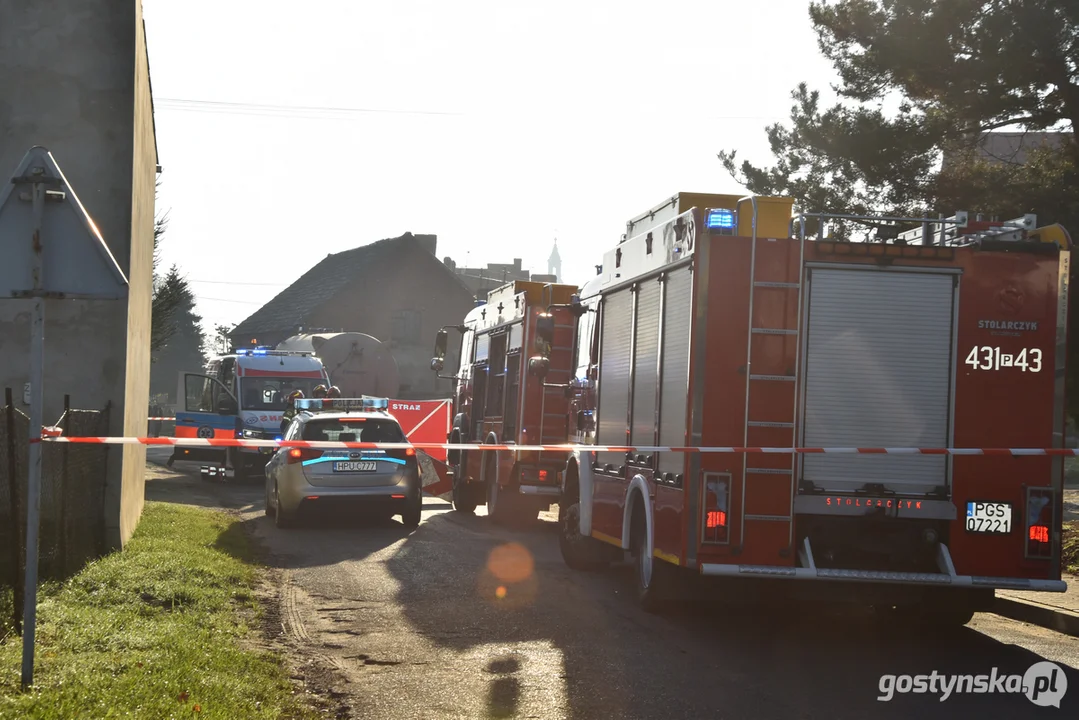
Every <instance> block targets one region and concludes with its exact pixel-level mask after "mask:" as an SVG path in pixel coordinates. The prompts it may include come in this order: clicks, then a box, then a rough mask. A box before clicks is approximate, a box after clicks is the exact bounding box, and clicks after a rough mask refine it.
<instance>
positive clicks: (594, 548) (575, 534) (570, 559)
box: [558, 501, 606, 570]
mask: <svg viewBox="0 0 1079 720" xmlns="http://www.w3.org/2000/svg"><path fill="white" fill-rule="evenodd" d="M558 527H559V533H558V549H559V550H561V551H562V560H563V561H564V562H565V563H566V565H567V566H568V567H570V568H573V569H574V570H596V569H598V568H601V567H603V565H605V564H606V563H604V561H603V558H602V556H601V555H600V552H599V551H600V550H602V548H600V547H599V546H598V545H599V543H597V542H596V541H595V540H593V539H592V538H590V537H588V536H586V535H582V534H581V504H580V502H577V501H575V502H574V503H573V504H572V505H570V506H569V507H563V505H562V504H559V506H558Z"/></svg>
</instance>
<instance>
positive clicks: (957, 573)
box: [451, 193, 1071, 623]
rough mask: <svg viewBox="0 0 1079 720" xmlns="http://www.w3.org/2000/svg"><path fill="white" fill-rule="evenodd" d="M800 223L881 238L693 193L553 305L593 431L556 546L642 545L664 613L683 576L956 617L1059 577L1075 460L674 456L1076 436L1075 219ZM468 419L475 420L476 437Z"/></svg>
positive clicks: (582, 443)
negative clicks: (839, 234) (570, 330)
mask: <svg viewBox="0 0 1079 720" xmlns="http://www.w3.org/2000/svg"><path fill="white" fill-rule="evenodd" d="M810 220H811V221H818V222H819V221H823V222H824V223H827V222H829V220H831V221H833V222H834V221H837V220H838V221H842V222H848V223H849V222H850V221H851V220H859V221H860V222H862V223H864V224H866V225H870V226H875V227H877V228H878V229H879V232H880V236H881V237H880V238H879V239H878V240H877V241H874V242H838V241H834V240H829V239H817V240H813V239H808V238H807V237H806V234H805V232H804V227H805V225H804V222H805V218H804V217H801V216H795V215H794V214H793V201H792V200H789V199H785V198H766V197H749V198H740V197H738V196H727V195H696V194H687V193H682V194H679V195H676V196H674V197H672V198H671V199H670V200H668V201H667V202H665V203H662V204H660V205H658V206H656V207H654V208H652V209H650V210H649V211H648V212H646V213H644V214H642V215H641V216H639V217H637V218H634V219H633V220H631V221H630V222H629V224H628V231H627V233H626V235H625V236H624V238H623V241H622V242H621V243H619V244H618V245H617V246H616V247H615V248H613V249H611V250H610V251H609V252H607V253H606V255H605V256H604V262H603V266H602V270H601V274H600V275H599V276H598V277H597V278H595V279H594V280H593V281H592V282H591V283H590V284H589V285H588V286H586V287H585V288H584V290H583V291H582V293H581V297H580V304H579V306H577V310H576V311H575V312H567V313H566V314H565V315H564V317H565V319H564V320H563V321H562V323H563V324H565V325H568V324H570V323H571V320H570V318H571V317H578V316H579V317H580V321H579V322H578V323H577V329H578V339H577V342H576V345H575V351H574V352H573V353H572V354H571V355H572V357H573V360H571V361H570V362H572V364H573V365H574V366H576V368H577V369H576V372H575V373H574V377H571V378H568V379H563V378H564V376H560V377H559V378H558V379H557V380H548V384H550V383H554V382H566V386H567V391H568V392H571V393H573V395H574V398H573V400H572V401H571V402H572V407H571V408H567V409H568V410H570V412H569V413H568V416H567V417H568V427H567V428H566V431H567V436H568V437H569V438H570V439H571V440H573V441H576V442H577V443H579V445H578V446H577V448H576V449H575V450H574V451H573V452H572V455H571V457H570V459H569V462H568V463H565V462H563V464H562V466H561V467H560V468H559V467H557V466H555V465H553V464H552V465H550V466H547V467H549V472H551V473H554V472H557V471H558V470H561V471H562V472H563V477H562V480H561V487H562V494H561V497H560V498H558V501H559V506H560V523H561V540H560V544H561V548H562V553H563V557H564V558H565V560H566V562H567V564H569V565H570V566H572V567H575V568H582V569H583V568H590V567H595V566H598V565H601V564H603V563H605V562H606V561H607V560H608V559H610V557H611V556H610V554H609V553H608V552H606V551H605V550H604V548H608V549H610V550H613V551H614V553H615V555H616V556H617V555H621V553H622V552H625V551H628V552H629V553H630V554H631V556H632V557H633V558H635V561H636V566H637V592H638V595H639V598H640V601H641V603H642V604H643V605H644V606H645V607H646V608H650V609H655V608H656V607H658V605H659V604H660V602H661V601H662V600H663V599H664V598H665V597H666V596H667V592H668V590H669V589H670V587H671V586H672V581H673V580H674V576H675V575H677V573H678V572H679V569H682V570H688V571H693V572H696V573H699V574H701V575H705V576H718V577H723V578H731V579H735V578H738V579H743V578H761V579H766V580H767V581H768V582H780V581H782V580H788V581H796V580H797V581H813V582H815V583H816V584H815V585H814V586H813V587H815V588H822V589H823V588H825V587H830V588H833V589H836V590H839V592H840V593H841V594H843V595H845V596H846V597H848V598H850V597H857V598H859V600H862V601H865V602H866V603H867V604H871V605H876V606H882V607H887V608H889V609H890V610H893V611H902V612H911V613H914V614H916V615H917V617H918V618H920V619H921V620H924V621H934V622H936V621H941V622H944V623H964V622H966V621H967V620H968V619H969V618H970V617H971V614H972V613H973V612H975V611H977V610H981V609H985V608H986V607H987V606H988V604H989V603H990V602H992V598H993V593H994V589H995V588H1012V589H1021V590H1042V591H1063V590H1064V589H1065V583H1064V582H1062V581H1061V575H1060V568H1061V562H1060V552H1061V522H1062V495H1061V493H1062V480H1063V461H1062V458H1061V457H1050V456H1044V455H1043V456H1040V457H1031V456H1019V457H1016V456H987V455H958V456H956V455H948V454H940V453H932V454H923V453H908V454H888V453H879V452H877V453H849V452H846V453H835V454H833V453H798V454H794V453H790V452H788V453H778V454H777V453H761V452H749V453H743V452H737V451H729V452H704V453H702V452H692V451H691V452H684V451H682V452H671V451H666V450H664V449H663V448H671V447H678V448H686V447H691V448H699V447H705V448H709V447H711V448H754V447H756V448H761V447H764V448H793V447H802V448H927V449H940V448H949V447H951V448H955V447H958V448H987V447H988V448H1049V447H1055V448H1061V447H1063V442H1064V422H1065V409H1064V377H1065V372H1064V371H1065V346H1066V342H1065V341H1066V324H1067V310H1068V278H1069V274H1070V267H1069V263H1070V251H1071V240H1070V238H1069V237H1068V235H1067V233H1066V232H1065V231H1064V229H1063V228H1061V227H1060V226H1050V227H1044V228H1037V227H1036V222H1035V218H1033V217H1032V216H1028V217H1025V218H1022V219H1020V220H1018V221H1013V222H1009V223H1000V222H984V221H981V220H980V219H974V218H972V217H971V218H968V217H966V216H965V215H963V214H958V215H957V216H956V217H955V218H951V219H948V220H944V221H941V222H936V221H934V222H933V223H927V224H924V225H921V226H915V229H914V230H913V231H911V232H900V231H901V229H902V227H903V224H902V223H897V222H896V221H895V220H896V219H887V218H886V219H880V218H859V219H855V218H849V217H844V216H828V215H820V216H818V215H816V214H815V215H814V216H813V217H812V218H810ZM500 312H501V308H500ZM488 314H493V313H492V309H491V308H490V306H489V305H488ZM470 322H472V323H473V324H474V326H475V327H476V330H475V332H476V337H477V338H479V337H480V336H479V334H478V333H479V332H482V330H481V329H480V328H483V327H486V326H485V325H484V324H483V323H485V322H486V323H490V322H491V321H490V320H480V319H472V320H470ZM526 327H527V325H526ZM527 337H528V338H530V337H531V336H530V335H529V336H527ZM499 352H501V351H499ZM477 357H479V356H478V355H477ZM490 357H491V358H492V360H493V359H498V360H499V363H500V362H501V355H498V356H496V355H495V354H494V353H493V352H492V353H491V356H490ZM493 366H494V364H493V363H492V367H493ZM499 366H500V367H501V365H499ZM562 366H564V364H562V365H560V367H562ZM553 367H554V365H552V368H553ZM552 374H553V373H552ZM544 392H545V396H547V397H550V398H557V397H561V395H560V394H559V393H557V392H556V391H553V390H552V391H549V392H548V390H546V389H545V391H544ZM535 397H536V398H537V400H538V399H539V398H538V396H535ZM535 402H536V401H535V400H533V401H530V404H529V408H534V407H535V404H534V403H535ZM559 405H560V406H561V403H559ZM549 407H550V406H549ZM519 409H520V408H518V410H519ZM481 415H483V414H481ZM483 416H484V417H485V416H486V415H483ZM479 417H480V415H477V416H475V417H470V419H469V421H468V423H465V424H462V425H461V432H460V437H462V439H463V438H465V437H468V438H472V439H478V438H480V437H481V436H483V437H486V433H487V432H488V430H487V425H486V424H485V422H486V421H483V422H481V421H480V419H479ZM542 417H544V418H546V417H547V416H546V415H544V416H542ZM552 420H553V419H552ZM533 427H534V426H529V428H528V429H529V433H528V434H527V436H526V435H525V434H524V432H523V431H524V428H523V427H521V432H520V434H519V437H520V440H521V441H524V440H526V439H527V440H529V441H535V440H538V439H539V438H538V433H535V431H533V429H532V428H533ZM548 427H549V428H550V429H551V430H552V431H553V430H554V428H555V426H554V422H553V421H552V422H549V424H548ZM559 429H560V430H561V428H559ZM556 434H557V433H554V432H552V433H551V437H552V438H553V437H554V435H556ZM544 437H546V435H545V436H544ZM451 439H452V438H451ZM589 444H594V445H598V446H607V447H610V446H615V449H609V450H603V451H599V452H593V451H590V450H589V449H588V447H587V446H588V445H589ZM619 447H638V448H657V447H658V448H660V449H659V450H658V451H657V450H648V449H646V450H620V449H617V448H619ZM480 461H481V459H480V458H477V457H472V458H469V460H468V463H469V464H468V466H467V467H468V468H469V469H468V470H467V473H468V474H469V475H474V474H475V473H476V471H477V469H478V468H479V465H480ZM505 462H506V461H505V460H503V461H502V463H503V464H504V463H505ZM499 467H502V465H500V466H499ZM515 481H516V478H515Z"/></svg>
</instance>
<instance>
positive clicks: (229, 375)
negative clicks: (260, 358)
mask: <svg viewBox="0 0 1079 720" xmlns="http://www.w3.org/2000/svg"><path fill="white" fill-rule="evenodd" d="M219 373H220V374H219V376H218V378H217V379H218V380H220V381H221V384H222V385H224V386H225V387H227V388H228V389H229V390H235V388H236V382H235V381H236V360H235V359H233V358H225V359H224V360H223V361H222V362H221V369H220V371H219Z"/></svg>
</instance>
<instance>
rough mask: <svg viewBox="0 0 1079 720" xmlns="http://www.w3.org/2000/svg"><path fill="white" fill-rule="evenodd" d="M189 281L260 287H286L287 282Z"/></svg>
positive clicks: (193, 281) (191, 281)
mask: <svg viewBox="0 0 1079 720" xmlns="http://www.w3.org/2000/svg"><path fill="white" fill-rule="evenodd" d="M188 282H189V283H207V284H210V285H258V286H262V287H287V286H288V283H257V282H234V281H232V280H188Z"/></svg>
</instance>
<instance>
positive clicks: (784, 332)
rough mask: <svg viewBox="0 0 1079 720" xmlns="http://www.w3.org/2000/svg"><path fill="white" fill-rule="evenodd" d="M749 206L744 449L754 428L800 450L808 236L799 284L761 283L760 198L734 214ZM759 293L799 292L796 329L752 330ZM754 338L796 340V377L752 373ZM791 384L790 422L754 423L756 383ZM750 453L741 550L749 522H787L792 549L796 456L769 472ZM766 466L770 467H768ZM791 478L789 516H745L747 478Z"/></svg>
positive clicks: (801, 248)
mask: <svg viewBox="0 0 1079 720" xmlns="http://www.w3.org/2000/svg"><path fill="white" fill-rule="evenodd" d="M744 202H749V203H750V204H751V206H752V208H753V219H752V232H753V235H752V238H753V239H752V245H751V246H750V254H749V320H748V322H747V323H746V326H747V327H748V328H749V334H748V337H747V340H746V403H745V415H744V416H743V417H744V418H745V433H744V435H743V442H742V444H743V446H745V447H749V433H750V431H751V430H752V429H753V428H778V429H784V430H790V438H791V440H790V447H796V446H797V436H796V425H797V417H798V363H799V361H800V357H799V355H800V352H801V342H800V341H799V340H800V338H799V327H800V324H801V318H802V294H803V282H804V278H805V273H804V271H803V269H802V265H803V262H804V258H805V233H804V232H802V233H800V236H799V242H798V264H797V267H798V282H790V281H789V280H783V281H779V280H762V279H759V278H758V277H757V243H758V237H757V218H758V213H757V198H756V196H753V195H750V196H748V197H744V198H742V199H740V200H739V201H738V203H737V204H736V205H735V213H737V212H738V210H739V209H740V208H741V207H742V203H744ZM758 289H763V290H776V289H779V290H784V291H786V290H792V289H793V290H797V293H796V295H797V300H796V302H797V304H798V307H797V311H796V313H795V316H794V317H795V323H794V327H793V328H788V327H768V328H765V327H754V326H753V309H754V306H755V301H756V293H757V290H758ZM754 335H781V336H789V337H793V338H794V347H795V350H794V353H795V355H794V366H793V370H794V374H793V375H764V374H756V373H754V372H753V336H754ZM777 382H778V383H789V387H790V388H791V392H792V396H793V405H792V407H793V408H794V410H793V414H792V415H791V417H790V419H789V420H787V419H782V420H777V419H774V418H773V419H767V420H766V419H753V418H751V417H750V414H749V411H750V397H751V394H752V388H753V386H754V384H756V383H777ZM752 457H765V456H752ZM750 458H751V456H750V455H749V453H742V492H741V497H740V503H741V512H740V513H739V523H738V533H739V539H738V547H743V546H744V545H745V537H746V522H747V521H748V522H758V521H760V522H777V521H779V522H786V523H788V525H789V528H790V530H789V536H790V538H789V540H788V543H787V546H788V548H790V547H792V546H793V543H794V488H795V485H796V481H795V473H796V469H797V468H796V465H797V455H795V454H794V453H792V454H791V461H790V468H789V469H786V468H768V467H750ZM765 464H767V463H765ZM788 473H789V474H790V487H791V489H790V504H789V506H788V508H787V514H786V515H746V489H747V484H748V483H747V481H746V479H747V476H749V475H786V474H788Z"/></svg>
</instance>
